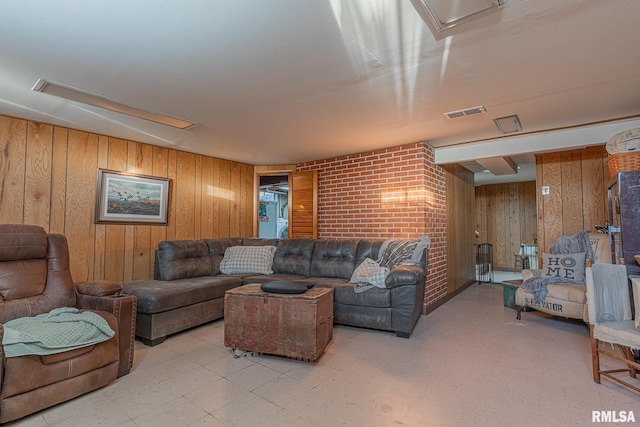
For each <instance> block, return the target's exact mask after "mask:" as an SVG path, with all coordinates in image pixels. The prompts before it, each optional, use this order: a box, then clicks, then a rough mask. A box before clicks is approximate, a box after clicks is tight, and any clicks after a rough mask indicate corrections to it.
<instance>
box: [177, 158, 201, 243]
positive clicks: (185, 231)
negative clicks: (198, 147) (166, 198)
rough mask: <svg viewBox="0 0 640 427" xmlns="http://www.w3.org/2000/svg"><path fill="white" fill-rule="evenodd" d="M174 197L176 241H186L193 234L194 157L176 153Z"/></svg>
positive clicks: (194, 234)
mask: <svg viewBox="0 0 640 427" xmlns="http://www.w3.org/2000/svg"><path fill="white" fill-rule="evenodd" d="M177 172H178V173H177V178H176V187H177V191H178V194H177V197H176V239H178V240H180V239H188V238H189V236H196V233H195V218H194V215H195V199H196V198H195V189H196V156H195V155H194V154H192V153H187V152H184V151H181V152H179V153H178V168H177Z"/></svg>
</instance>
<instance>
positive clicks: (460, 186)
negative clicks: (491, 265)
mask: <svg viewBox="0 0 640 427" xmlns="http://www.w3.org/2000/svg"><path fill="white" fill-rule="evenodd" d="M444 169H445V170H446V171H447V174H446V181H447V182H446V194H447V292H453V291H455V290H456V289H458V288H460V287H462V286H465V285H467V284H468V283H470V282H473V281H475V277H476V276H475V274H476V273H475V262H474V260H475V246H474V222H473V217H472V216H471V215H470V214H469V213H470V212H473V211H474V205H475V201H474V197H475V192H474V186H473V173H472V172H470V171H469V170H467V169H465V168H463V167H462V166H460V165H446V166H444Z"/></svg>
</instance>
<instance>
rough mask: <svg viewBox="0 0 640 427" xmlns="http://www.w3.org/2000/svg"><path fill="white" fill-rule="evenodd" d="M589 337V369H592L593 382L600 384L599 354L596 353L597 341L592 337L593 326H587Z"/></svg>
mask: <svg viewBox="0 0 640 427" xmlns="http://www.w3.org/2000/svg"><path fill="white" fill-rule="evenodd" d="M589 334H590V335H591V367H592V369H593V381H594V382H596V383H597V384H600V353H598V340H597V339H596V337H595V336H594V335H593V325H589Z"/></svg>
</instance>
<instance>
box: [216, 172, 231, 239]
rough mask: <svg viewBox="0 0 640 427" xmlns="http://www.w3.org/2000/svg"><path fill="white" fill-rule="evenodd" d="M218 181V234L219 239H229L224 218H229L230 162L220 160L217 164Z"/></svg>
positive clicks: (228, 222)
mask: <svg viewBox="0 0 640 427" xmlns="http://www.w3.org/2000/svg"><path fill="white" fill-rule="evenodd" d="M218 173H219V176H218V179H219V182H220V186H219V188H218V200H219V202H218V212H217V217H218V233H219V234H220V236H221V237H231V230H230V229H229V224H230V221H229V220H228V219H227V220H226V221H225V220H224V218H229V215H230V212H231V210H230V207H231V197H232V196H233V194H232V192H231V162H228V161H226V160H220V161H219V162H218Z"/></svg>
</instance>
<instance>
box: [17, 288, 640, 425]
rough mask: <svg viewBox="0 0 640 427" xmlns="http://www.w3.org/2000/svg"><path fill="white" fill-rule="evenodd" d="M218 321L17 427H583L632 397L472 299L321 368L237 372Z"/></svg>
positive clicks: (329, 353)
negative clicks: (407, 333)
mask: <svg viewBox="0 0 640 427" xmlns="http://www.w3.org/2000/svg"><path fill="white" fill-rule="evenodd" d="M223 328H224V323H223V321H216V322H213V323H210V324H208V325H205V326H202V327H199V328H195V329H192V330H189V331H186V332H183V333H180V334H177V335H175V336H172V337H170V338H168V339H167V341H165V342H164V343H163V344H160V345H158V346H156V347H153V348H150V347H145V346H144V345H142V344H141V343H139V342H136V357H135V364H134V368H133V371H132V372H131V374H129V375H127V376H125V377H123V378H120V379H119V380H117V381H116V382H114V383H112V384H111V385H109V386H107V387H105V388H103V389H101V390H98V391H95V392H93V393H90V394H88V395H85V396H83V397H81V398H78V399H75V400H72V401H70V402H68V403H66V404H62V405H59V406H57V407H55V408H51V409H49V410H46V411H43V412H41V413H38V414H36V415H33V416H30V417H28V418H26V419H24V420H22V421H21V422H18V423H14V425H20V426H83V427H84V426H98V425H100V426H153V427H158V426H171V427H175V426H278V427H282V426H394V425H395V426H421V427H422V426H467V425H477V426H513V425H518V426H572V425H576V426H585V425H590V424H591V413H592V411H594V410H610V411H613V410H616V411H622V410H624V411H630V410H632V411H635V412H634V414H635V417H636V419H638V422H640V395H639V394H637V393H635V394H634V393H633V392H631V391H627V390H626V389H624V388H622V387H619V386H616V385H614V384H613V383H611V382H609V381H608V380H603V384H602V385H597V384H595V383H594V382H593V380H592V378H591V358H590V348H589V338H588V328H587V326H586V325H585V324H583V323H581V322H574V321H567V320H560V319H557V318H551V317H549V316H547V315H543V314H540V313H533V312H529V313H523V319H522V321H516V319H515V311H514V310H512V309H509V308H505V307H503V299H502V287H501V286H499V285H493V284H481V285H478V284H476V285H473V286H471V287H470V288H468V289H467V290H465V291H464V292H463V293H461V294H460V295H459V296H457V297H456V298H454V299H453V300H451V301H449V302H447V303H446V304H444V305H443V306H441V307H440V308H438V309H437V310H435V311H434V312H433V313H431V314H429V315H428V316H426V317H424V316H423V317H422V318H421V319H420V321H419V322H418V325H417V326H416V329H415V331H414V334H413V335H412V337H411V338H410V339H402V338H396V337H395V336H394V335H393V334H392V333H386V332H379V331H371V330H366V329H357V328H351V327H344V326H336V327H335V328H334V339H333V341H332V342H331V343H330V344H329V347H328V348H327V350H326V353H325V354H324V355H323V356H322V357H321V358H320V359H319V360H318V362H317V363H306V362H301V361H295V360H289V359H286V358H280V357H275V356H250V357H242V358H238V359H234V358H233V357H232V355H231V352H230V350H229V349H227V348H225V347H224V346H223V334H224V329H223Z"/></svg>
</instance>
